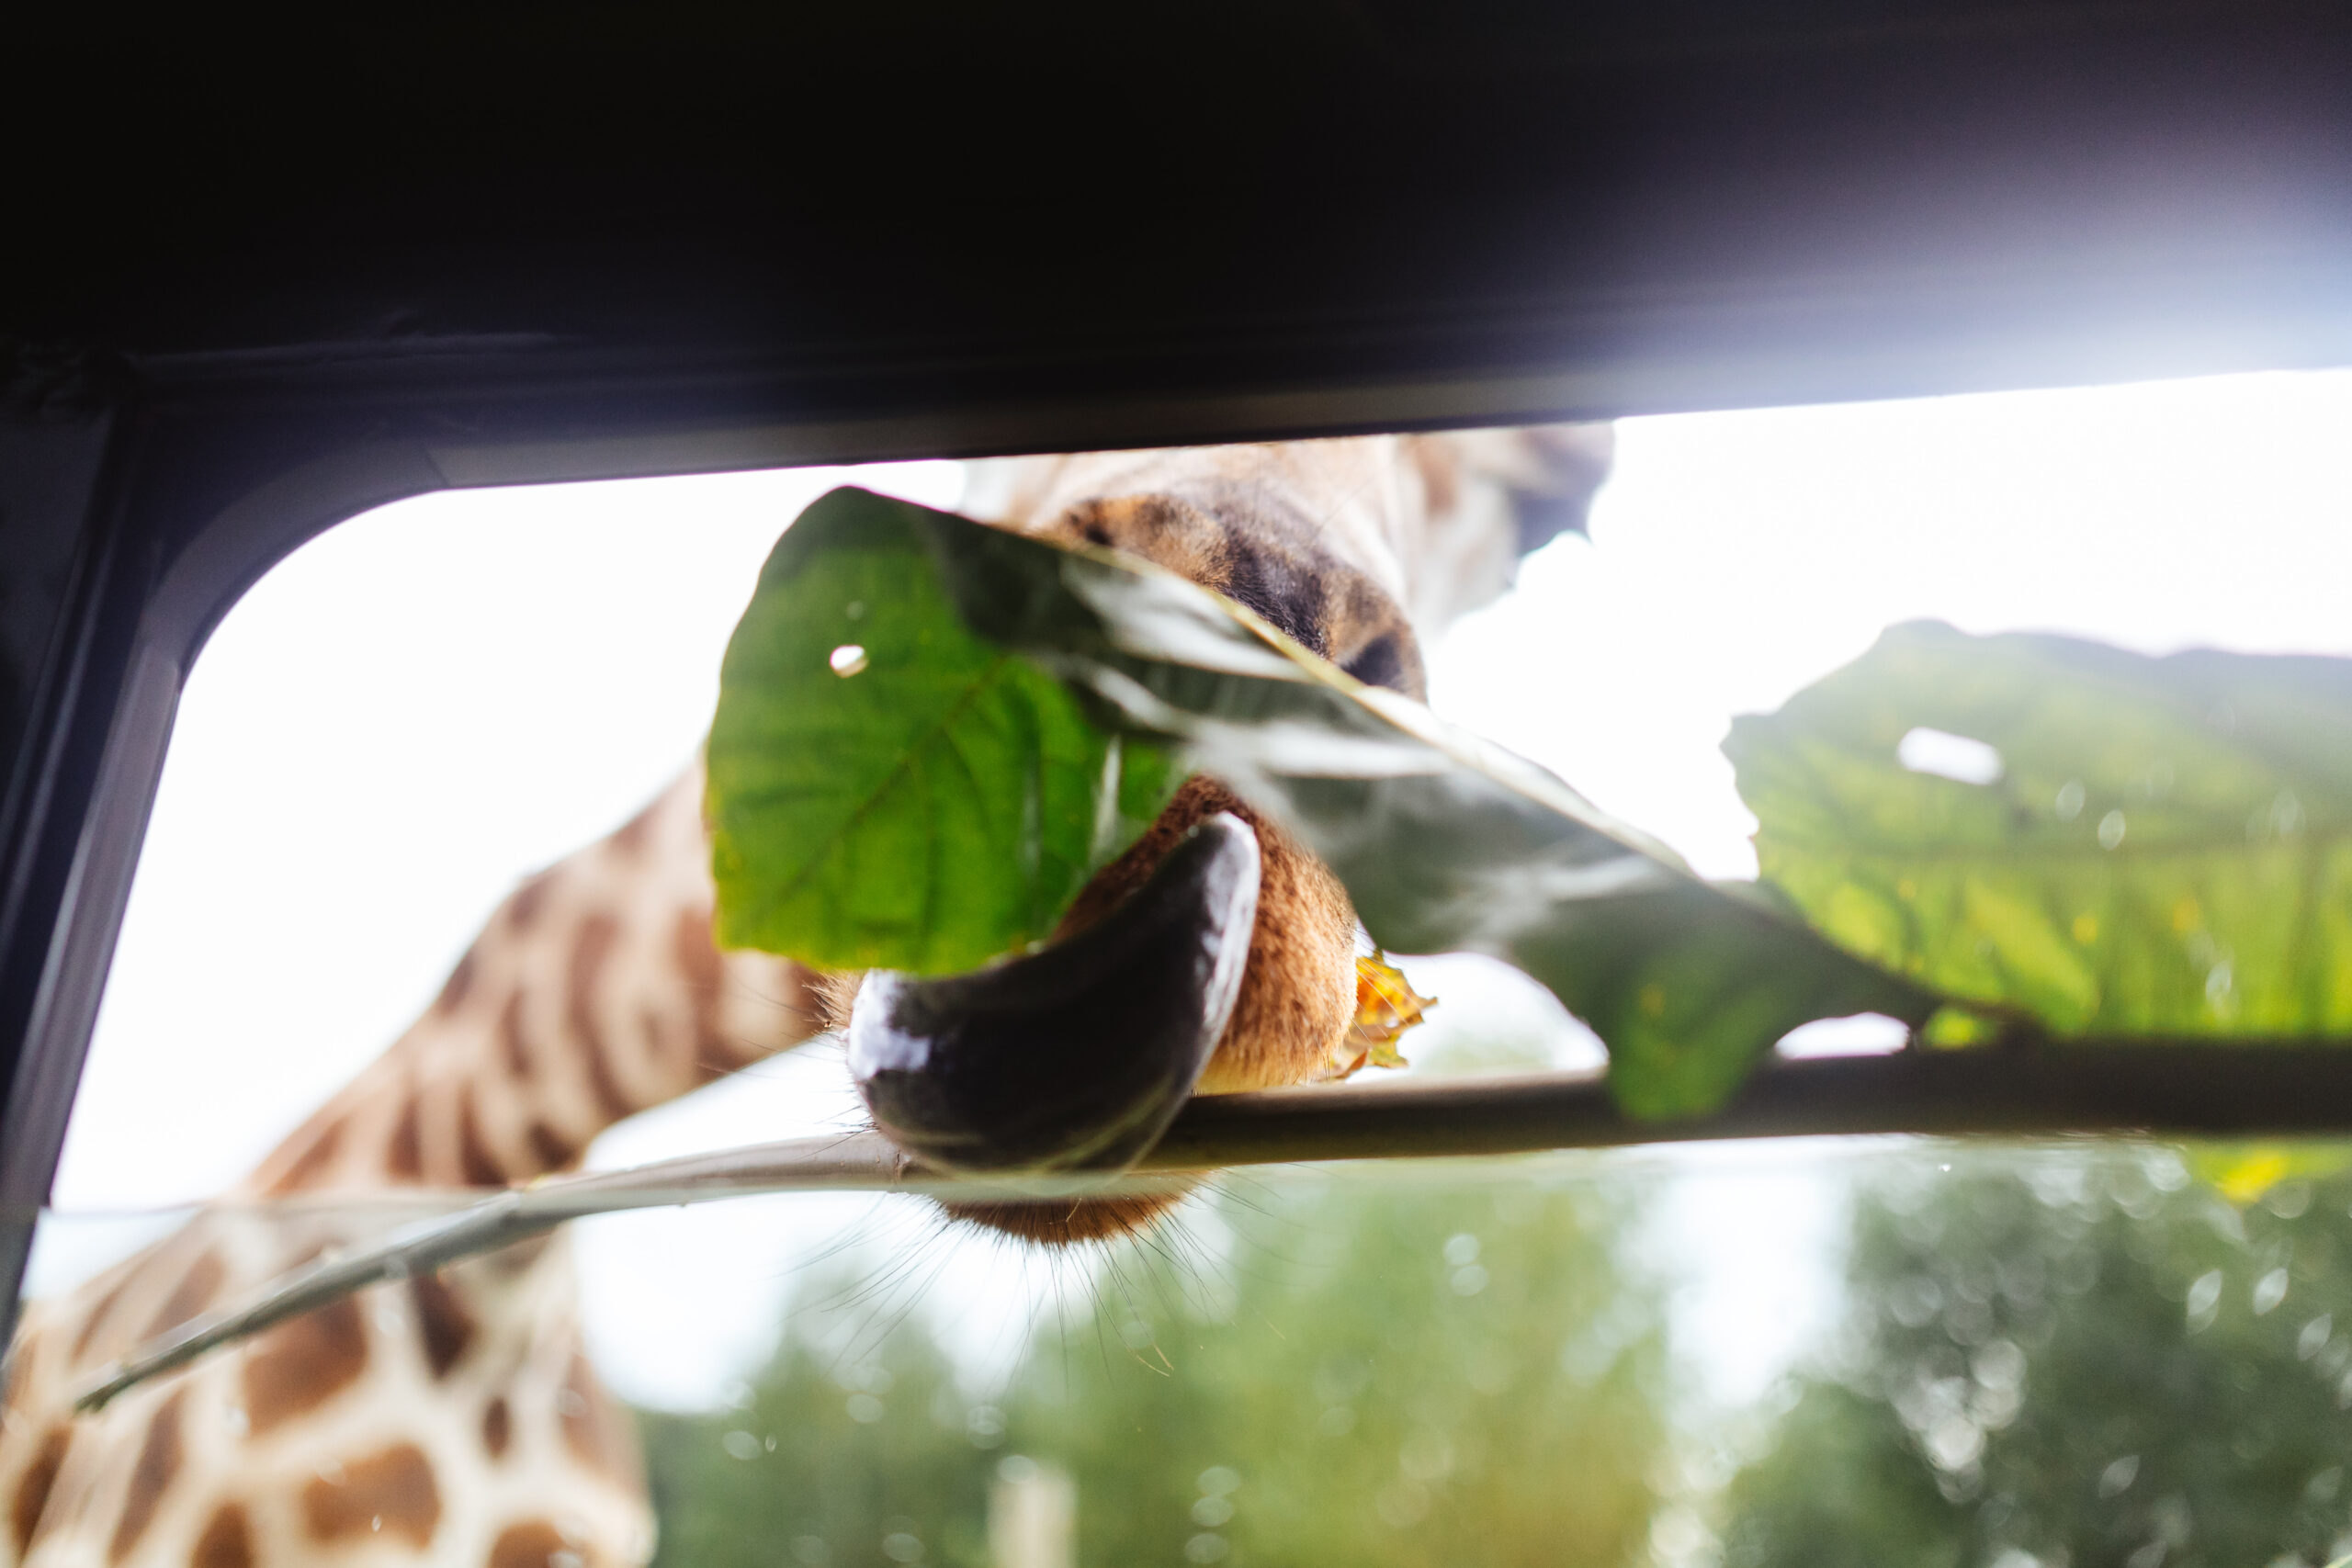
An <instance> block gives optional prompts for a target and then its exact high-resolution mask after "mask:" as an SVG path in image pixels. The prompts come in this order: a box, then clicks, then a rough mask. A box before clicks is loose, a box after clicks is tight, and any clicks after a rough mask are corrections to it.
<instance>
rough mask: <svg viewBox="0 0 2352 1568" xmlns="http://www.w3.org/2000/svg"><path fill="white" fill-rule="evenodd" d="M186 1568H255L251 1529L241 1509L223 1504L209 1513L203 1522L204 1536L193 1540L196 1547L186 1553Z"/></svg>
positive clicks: (233, 1505)
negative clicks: (210, 1514)
mask: <svg viewBox="0 0 2352 1568" xmlns="http://www.w3.org/2000/svg"><path fill="white" fill-rule="evenodd" d="M187 1564H188V1568H254V1533H253V1526H252V1525H251V1524H250V1523H248V1522H247V1521H246V1518H245V1509H244V1505H243V1504H242V1503H223V1504H221V1505H220V1506H219V1507H217V1508H215V1509H213V1510H212V1517H210V1518H209V1519H207V1520H206V1521H205V1522H204V1533H203V1534H201V1535H199V1536H198V1537H197V1538H196V1547H195V1549H194V1550H193V1551H190V1552H189V1553H188V1556H187Z"/></svg>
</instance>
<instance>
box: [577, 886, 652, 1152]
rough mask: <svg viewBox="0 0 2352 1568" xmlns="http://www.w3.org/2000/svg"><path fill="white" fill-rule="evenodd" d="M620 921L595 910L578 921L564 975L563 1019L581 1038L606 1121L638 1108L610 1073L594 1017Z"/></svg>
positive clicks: (583, 1056) (584, 1063) (590, 1084)
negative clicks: (578, 928)
mask: <svg viewBox="0 0 2352 1568" xmlns="http://www.w3.org/2000/svg"><path fill="white" fill-rule="evenodd" d="M620 930H621V928H620V922H619V921H617V920H616V919H613V917H612V916H610V915H605V914H594V915H591V916H589V917H588V918H587V919H584V920H582V921H581V922H580V934H579V936H578V937H576V938H574V939H573V942H572V945H571V967H570V970H569V972H568V973H567V974H566V976H565V979H564V1009H565V1012H564V1016H565V1020H566V1021H567V1022H568V1023H569V1024H570V1025H571V1032H572V1035H573V1036H574V1037H575V1038H576V1039H577V1040H578V1041H579V1042H580V1059H581V1066H582V1068H583V1069H584V1070H585V1071H586V1073H587V1074H588V1087H589V1089H591V1090H592V1091H594V1094H595V1096H596V1104H597V1107H598V1109H599V1110H600V1111H602V1112H603V1114H604V1117H605V1120H606V1121H607V1122H617V1121H619V1120H620V1119H621V1118H622V1117H624V1116H626V1115H628V1113H629V1112H630V1111H635V1110H636V1109H637V1103H636V1101H634V1100H630V1099H629V1097H628V1095H627V1094H626V1093H625V1092H623V1091H622V1089H621V1086H620V1082H619V1080H618V1079H616V1078H615V1077H613V1064H612V1061H611V1059H610V1057H609V1055H607V1053H606V1047H605V1032H604V1030H603V1028H602V1027H601V1026H600V1025H599V1024H598V1022H597V1020H596V982H597V981H598V980H599V979H600V978H602V976H603V975H604V972H605V960H606V959H608V958H610V957H611V956H612V952H613V943H614V942H617V941H618V940H619V939H620Z"/></svg>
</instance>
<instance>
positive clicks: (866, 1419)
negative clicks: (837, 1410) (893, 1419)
mask: <svg viewBox="0 0 2352 1568" xmlns="http://www.w3.org/2000/svg"><path fill="white" fill-rule="evenodd" d="M848 1408H849V1418H850V1419H851V1420H853V1421H854V1422H856V1423H857V1424H858V1425H859V1426H861V1427H871V1426H872V1425H874V1423H876V1421H879V1420H881V1419H882V1402H881V1401H880V1400H878V1399H876V1398H875V1397H874V1396H873V1395H872V1394H870V1393H853V1394H851V1395H850V1396H849V1406H848Z"/></svg>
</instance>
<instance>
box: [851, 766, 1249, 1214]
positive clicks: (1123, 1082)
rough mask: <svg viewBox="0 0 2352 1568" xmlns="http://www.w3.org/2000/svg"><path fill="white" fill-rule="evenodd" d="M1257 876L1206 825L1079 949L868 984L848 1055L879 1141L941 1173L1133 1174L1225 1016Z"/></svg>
mask: <svg viewBox="0 0 2352 1568" xmlns="http://www.w3.org/2000/svg"><path fill="white" fill-rule="evenodd" d="M1258 878H1259V850H1258V836H1257V834H1256V833H1255V832H1253V831H1252V830H1251V829H1250V826H1249V825H1248V824H1247V823H1245V822H1243V821H1242V820H1241V819H1240V818H1237V817H1234V816H1232V815H1230V814H1229V813H1225V812H1220V813H1218V814H1217V815H1216V816H1214V817H1211V818H1207V819H1206V820H1205V821H1204V822H1202V823H1201V824H1200V825H1199V826H1198V827H1197V828H1195V829H1193V832H1192V834H1191V835H1190V836H1189V837H1188V838H1186V839H1185V840H1184V841H1183V842H1182V843H1181V844H1179V845H1178V846H1177V847H1176V848H1175V849H1174V850H1173V851H1171V852H1170V854H1169V855H1168V857H1167V859H1165V860H1164V861H1162V862H1161V863H1160V864H1159V869H1158V870H1157V871H1155V872H1153V873H1152V875H1151V879H1150V880H1149V881H1148V882H1147V883H1145V884H1144V886H1142V887H1140V888H1138V889H1137V890H1136V892H1135V893H1134V894H1133V895H1131V896H1130V897H1128V898H1127V900H1126V901H1125V903H1123V904H1121V905H1120V906H1119V907H1118V908H1116V909H1114V911H1112V913H1111V914H1110V915H1108V916H1106V917H1105V918H1104V919H1102V920H1101V921H1100V922H1098V923H1097V924H1095V925H1093V926H1091V927H1090V928H1088V929H1087V930H1086V931H1080V933H1078V934H1077V935H1076V936H1073V937H1070V938H1069V939H1067V940H1065V941H1062V942H1055V943H1053V944H1052V945H1051V946H1048V947H1045V948H1042V949H1040V950H1038V951H1037V952H1035V953H1028V954H1025V955H1023V956H1022V957H1019V958H1015V959H1012V960H1009V961H1007V962H1005V963H1002V964H996V965H994V966H992V967H990V968H987V969H982V970H978V971H975V972H973V973H971V974H968V975H956V976H946V977H944V978H940V979H921V978H917V977H915V976H909V975H902V974H897V973H893V972H891V971H888V970H876V971H875V972H874V973H872V974H870V975H868V976H866V978H865V985H864V987H862V988H861V989H860V990H859V992H858V996H857V1003H856V1006H855V1008H854V1010H852V1012H851V1015H850V1025H849V1040H848V1055H849V1065H850V1071H851V1073H852V1075H853V1076H854V1077H855V1078H856V1080H857V1086H858V1091H859V1092H860V1093H861V1094H863V1095H864V1096H865V1104H866V1108H867V1109H868V1110H869V1111H872V1112H873V1115H874V1120H875V1123H876V1126H878V1127H879V1128H880V1129H881V1130H882V1131H883V1132H884V1133H886V1134H888V1135H889V1137H890V1138H891V1140H892V1141H893V1142H895V1143H896V1144H898V1145H899V1147H900V1148H902V1149H904V1150H906V1152H907V1153H909V1154H910V1155H912V1156H915V1158H917V1159H919V1160H921V1161H922V1162H923V1163H924V1164H925V1165H929V1166H933V1167H936V1168H941V1169H944V1170H955V1171H971V1172H1007V1171H1021V1170H1028V1171H1074V1170H1090V1171H1091V1170H1100V1171H1116V1170H1122V1169H1125V1168H1127V1167H1128V1166H1130V1165H1132V1164H1133V1163H1134V1162H1135V1161H1136V1159H1137V1158H1139V1157H1140V1156H1142V1155H1143V1153H1144V1151H1145V1150H1147V1149H1148V1148H1149V1147H1150V1146H1151V1145H1153V1144H1154V1143H1155V1142H1157V1141H1158V1140H1159V1134H1161V1133H1163V1132H1165V1131H1166V1130H1167V1127H1168V1123H1169V1122H1170V1120H1172V1119H1173V1118H1174V1116H1175V1114H1176V1112H1177V1111H1178V1110H1179V1109H1180V1108H1181V1107H1182V1105H1183V1103H1184V1100H1186V1099H1187V1098H1188V1097H1189V1096H1190V1095H1191V1094H1192V1092H1193V1085H1194V1084H1195V1083H1196V1082H1198V1081H1199V1079H1200V1076H1201V1070H1202V1069H1203V1068H1204V1067H1205V1066H1207V1065H1208V1060H1209V1055H1210V1054H1211V1053H1212V1052H1213V1051H1215V1050H1216V1043H1217V1041H1218V1039H1219V1038H1220V1037H1221V1036H1223V1034H1224V1033H1225V1026H1226V1023H1227V1020H1228V1019H1230V1018H1231V1017H1232V1014H1233V1004H1234V999H1235V998H1236V997H1237V996H1238V994H1239V992H1240V989H1241V972H1242V966H1243V964H1244V963H1245V962H1246V961H1247V959H1248V957H1249V951H1250V931H1251V929H1252V927H1253V926H1254V924H1255V922H1256V919H1257V912H1258Z"/></svg>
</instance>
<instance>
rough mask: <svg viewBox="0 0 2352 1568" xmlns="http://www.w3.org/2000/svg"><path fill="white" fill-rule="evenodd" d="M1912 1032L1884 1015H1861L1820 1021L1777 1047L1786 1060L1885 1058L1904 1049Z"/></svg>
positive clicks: (1784, 1037)
mask: <svg viewBox="0 0 2352 1568" xmlns="http://www.w3.org/2000/svg"><path fill="white" fill-rule="evenodd" d="M1910 1038H1911V1031H1910V1029H1909V1028H1908V1026H1906V1025H1905V1023H1904V1022H1903V1021H1902V1020H1901V1019H1895V1018H1889V1017H1887V1016H1886V1015H1885V1014H1884V1013H1883V1012H1858V1013H1856V1014H1854V1015H1853V1016H1852V1017H1851V1018H1816V1019H1815V1020H1814V1021H1812V1022H1811V1023H1801V1024H1799V1025H1797V1026H1796V1027H1795V1028H1794V1029H1792V1030H1790V1031H1789V1032H1787V1033H1786V1034H1783V1035H1781V1043H1780V1044H1779V1045H1777V1046H1775V1047H1774V1049H1775V1050H1777V1051H1778V1052H1779V1053H1780V1054H1781V1055H1783V1056H1790V1057H1798V1058H1803V1057H1807V1056H1884V1055H1890V1054H1891V1053H1894V1052H1896V1051H1900V1050H1902V1049H1903V1046H1904V1043H1905V1041H1907V1040H1909V1039H1910Z"/></svg>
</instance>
